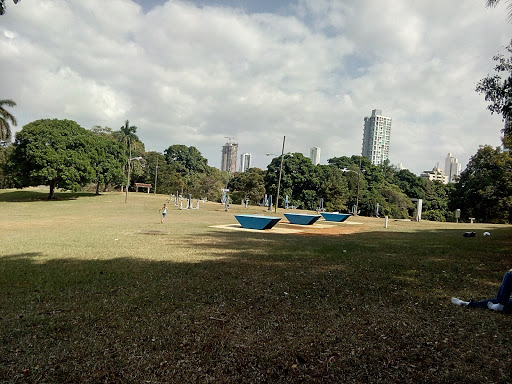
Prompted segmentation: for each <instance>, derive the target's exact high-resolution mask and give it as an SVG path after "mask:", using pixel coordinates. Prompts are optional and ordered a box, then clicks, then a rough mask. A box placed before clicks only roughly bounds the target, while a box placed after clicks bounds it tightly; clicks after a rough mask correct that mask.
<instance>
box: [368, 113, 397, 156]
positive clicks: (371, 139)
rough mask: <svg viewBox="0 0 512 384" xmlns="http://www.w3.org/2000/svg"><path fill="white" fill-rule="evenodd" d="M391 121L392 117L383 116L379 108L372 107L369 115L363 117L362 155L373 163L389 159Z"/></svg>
mask: <svg viewBox="0 0 512 384" xmlns="http://www.w3.org/2000/svg"><path fill="white" fill-rule="evenodd" d="M391 122H392V119H391V118H390V117H385V116H383V115H382V110H380V109H374V110H373V111H372V115H371V116H366V117H365V118H364V131H363V150H362V155H363V156H364V157H367V158H368V159H370V161H371V163H372V164H374V165H379V164H382V163H383V162H384V161H385V160H388V159H389V143H390V141H391Z"/></svg>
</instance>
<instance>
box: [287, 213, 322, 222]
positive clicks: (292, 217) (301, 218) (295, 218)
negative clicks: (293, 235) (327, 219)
mask: <svg viewBox="0 0 512 384" xmlns="http://www.w3.org/2000/svg"><path fill="white" fill-rule="evenodd" d="M284 215H285V216H286V218H287V219H288V221H289V222H290V224H300V225H311V224H313V223H315V222H316V221H317V220H318V219H319V218H321V217H322V216H320V215H308V214H306V213H285V214H284Z"/></svg>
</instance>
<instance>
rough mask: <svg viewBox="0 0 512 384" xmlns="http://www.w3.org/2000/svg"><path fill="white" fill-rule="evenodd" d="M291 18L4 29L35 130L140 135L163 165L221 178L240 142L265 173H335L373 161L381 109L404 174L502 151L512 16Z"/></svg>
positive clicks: (229, 16)
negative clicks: (341, 161) (494, 90)
mask: <svg viewBox="0 0 512 384" xmlns="http://www.w3.org/2000/svg"><path fill="white" fill-rule="evenodd" d="M287 9H288V10H289V11H288V13H287V14H284V13H283V12H281V13H280V14H271V13H246V12H244V11H243V10H241V9H232V8H229V7H216V6H207V7H200V6H196V5H194V3H192V2H184V1H179V0H169V1H167V2H164V1H162V2H161V3H160V5H159V6H156V7H155V8H153V9H152V10H150V11H149V12H146V13H144V12H143V10H142V8H141V7H140V6H139V5H137V4H136V3H134V2H132V1H130V0H112V1H109V2H104V1H100V0H88V1H87V2H83V1H64V0H53V1H50V0H39V1H37V2H27V3H24V2H21V3H19V4H17V5H16V6H14V5H11V6H10V7H9V8H8V13H7V14H6V15H4V16H2V26H0V31H2V33H0V52H2V60H1V61H0V73H1V74H2V75H1V76H2V85H3V87H2V89H3V90H4V93H5V94H4V95H3V96H2V97H4V98H12V99H14V100H15V101H16V102H17V103H18V107H16V109H15V110H13V111H12V112H13V113H14V114H15V116H16V117H17V118H18V121H19V123H20V124H21V125H23V124H26V123H28V122H30V121H32V120H34V119H38V118H46V117H58V118H69V119H73V120H76V121H77V122H78V123H79V124H81V125H82V126H84V127H87V128H89V127H92V126H93V125H108V126H110V127H112V128H114V129H117V128H118V127H120V126H121V125H122V124H123V123H124V120H126V119H129V120H130V123H131V124H134V125H137V126H138V127H139V130H138V134H139V137H141V139H142V140H143V141H144V142H145V144H146V147H147V148H148V149H153V150H158V151H163V150H164V149H166V148H167V147H168V146H169V145H172V144H186V145H194V146H196V147H197V148H198V149H199V150H200V151H201V152H202V153H203V155H205V156H206V157H207V158H208V159H209V161H210V164H211V165H214V166H219V164H220V150H221V146H222V145H223V144H224V143H225V141H226V139H225V136H230V137H237V139H238V142H239V149H240V151H241V152H251V153H253V156H254V160H255V164H256V166H260V167H263V168H264V167H265V166H266V164H267V163H268V161H269V159H268V158H265V156H264V154H265V153H267V152H271V153H278V152H279V151H280V145H281V140H282V136H283V135H286V137H287V140H286V146H287V148H286V151H300V152H303V153H305V154H306V155H308V153H309V148H310V147H311V146H318V147H321V149H322V161H323V162H325V161H326V160H327V158H329V157H334V156H343V155H348V156H350V155H353V154H358V153H360V149H361V140H362V124H363V118H364V116H365V115H368V114H370V113H371V110H372V109H375V108H378V109H382V110H383V112H384V114H385V115H388V116H390V117H392V118H393V128H392V139H391V160H392V161H393V162H396V163H398V162H401V163H403V164H404V165H405V166H407V167H409V168H410V169H411V170H412V171H414V172H416V173H419V172H420V171H422V170H424V169H428V168H432V167H433V166H434V165H435V163H437V162H440V163H441V164H442V161H443V159H444V157H445V156H446V154H447V153H448V152H452V153H453V154H454V155H455V156H456V157H459V158H460V159H461V160H462V161H463V162H467V160H468V159H469V156H471V155H472V154H473V153H474V152H475V151H476V149H477V148H478V145H479V144H485V143H489V144H492V145H499V130H500V129H501V126H502V125H501V121H500V119H499V117H496V116H490V115H489V113H488V111H486V110H485V107H486V103H485V100H484V99H483V97H481V96H480V95H477V94H476V93H475V92H474V88H475V85H476V82H477V81H478V80H479V79H481V78H482V77H484V76H486V75H487V74H488V73H490V72H492V60H491V58H492V56H493V55H495V54H496V53H498V52H499V51H501V52H503V49H502V46H504V45H506V44H508V41H507V39H509V38H510V36H511V33H510V32H512V24H510V23H508V22H507V20H506V13H505V11H504V9H501V8H497V9H493V10H492V12H491V10H488V9H486V8H485V7H484V5H483V4H480V3H473V2H446V1H441V0H435V1H430V2H421V1H412V2H411V1H406V0H396V1H393V2H387V3H385V5H383V4H381V3H376V2H374V1H369V0H367V1H359V2H353V3H348V4H347V3H346V2H339V1H336V0H314V1H313V0H298V1H297V2H289V7H288V8H287Z"/></svg>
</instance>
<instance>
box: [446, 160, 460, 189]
mask: <svg viewBox="0 0 512 384" xmlns="http://www.w3.org/2000/svg"><path fill="white" fill-rule="evenodd" d="M460 168H461V166H460V163H459V161H458V160H457V158H455V157H454V156H452V154H451V153H449V154H448V156H447V157H446V160H445V162H444V174H445V175H446V177H447V178H448V179H447V180H448V181H447V182H448V183H454V182H456V181H457V178H458V177H459V176H460Z"/></svg>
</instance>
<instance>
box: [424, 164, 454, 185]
mask: <svg viewBox="0 0 512 384" xmlns="http://www.w3.org/2000/svg"><path fill="white" fill-rule="evenodd" d="M420 177H424V178H425V179H429V180H431V181H440V182H441V183H443V184H447V183H448V176H446V175H445V174H444V172H443V170H442V169H441V168H439V167H437V166H436V167H434V168H432V170H431V171H423V172H422V173H421V174H420Z"/></svg>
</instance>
